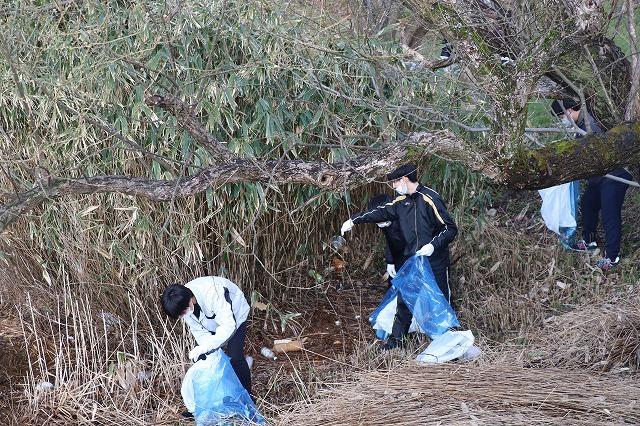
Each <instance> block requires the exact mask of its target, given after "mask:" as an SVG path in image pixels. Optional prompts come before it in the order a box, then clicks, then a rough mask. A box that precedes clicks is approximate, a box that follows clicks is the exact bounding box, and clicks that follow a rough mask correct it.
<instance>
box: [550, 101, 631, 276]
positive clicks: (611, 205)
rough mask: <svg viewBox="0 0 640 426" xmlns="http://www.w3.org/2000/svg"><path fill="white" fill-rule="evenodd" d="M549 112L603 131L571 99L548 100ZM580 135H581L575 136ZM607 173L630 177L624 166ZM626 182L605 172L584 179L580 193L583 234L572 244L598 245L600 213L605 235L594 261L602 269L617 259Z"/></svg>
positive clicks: (588, 248)
mask: <svg viewBox="0 0 640 426" xmlns="http://www.w3.org/2000/svg"><path fill="white" fill-rule="evenodd" d="M551 108H552V109H553V112H554V113H555V114H556V115H557V116H559V117H562V120H563V123H565V124H567V125H570V124H574V123H575V125H577V126H578V127H579V128H580V129H582V130H583V131H585V132H587V133H594V134H600V133H603V132H602V129H601V128H600V126H598V123H597V122H596V121H595V120H594V119H593V117H592V116H591V114H589V112H588V111H582V110H581V109H580V104H579V103H578V102H576V101H574V100H573V99H569V98H567V99H563V100H561V101H558V100H555V101H553V103H552V104H551ZM576 137H577V138H581V137H583V136H582V135H578V136H576ZM609 174H610V175H613V176H617V177H621V178H623V179H627V180H631V179H633V177H632V176H631V173H629V172H628V171H627V170H626V169H625V168H618V169H615V170H613V171H611V172H609ZM627 187H628V185H627V184H626V183H621V182H618V181H615V180H612V179H609V178H607V177H605V176H596V177H592V178H589V179H587V187H586V189H585V191H584V193H583V194H582V200H581V202H580V210H581V213H582V227H583V238H584V239H582V240H580V241H577V242H576V243H574V244H573V246H572V248H573V249H574V250H577V251H592V250H595V249H597V248H598V244H597V242H596V230H597V228H598V219H599V218H598V216H599V215H600V214H602V225H603V228H604V235H605V241H606V244H605V251H604V257H603V258H602V259H600V260H598V262H597V266H598V267H599V268H601V269H602V270H605V271H606V270H609V269H611V268H613V267H615V266H617V265H618V263H619V262H620V240H621V238H622V204H623V203H624V197H625V194H626V192H627Z"/></svg>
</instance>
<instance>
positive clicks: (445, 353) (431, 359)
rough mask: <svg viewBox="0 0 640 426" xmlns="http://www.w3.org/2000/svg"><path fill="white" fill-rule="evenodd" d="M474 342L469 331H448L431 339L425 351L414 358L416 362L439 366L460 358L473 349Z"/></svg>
mask: <svg viewBox="0 0 640 426" xmlns="http://www.w3.org/2000/svg"><path fill="white" fill-rule="evenodd" d="M474 340H475V338H474V337H473V333H472V332H471V330H467V331H452V330H449V331H447V332H445V333H444V334H441V335H440V336H438V337H436V338H435V339H433V341H432V342H431V343H430V344H429V346H427V349H425V350H424V351H423V352H422V353H421V354H420V355H418V356H417V357H416V361H418V362H424V363H426V364H439V363H442V362H448V361H451V360H454V359H456V358H460V357H461V356H463V355H464V354H465V353H466V352H467V351H468V350H469V349H470V348H471V347H473V342H474Z"/></svg>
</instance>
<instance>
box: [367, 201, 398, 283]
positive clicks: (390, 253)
mask: <svg viewBox="0 0 640 426" xmlns="http://www.w3.org/2000/svg"><path fill="white" fill-rule="evenodd" d="M392 200H393V198H392V197H391V196H390V195H387V194H380V195H376V196H375V197H373V198H372V199H371V201H369V204H368V205H367V210H374V209H375V208H377V207H378V206H382V205H384V204H386V203H388V202H391V201H392ZM376 225H377V226H378V228H380V229H381V230H382V232H383V233H384V238H385V247H384V260H385V262H386V264H387V274H388V275H389V278H388V280H387V282H388V284H389V286H391V280H392V279H393V278H395V276H396V272H397V271H399V270H400V267H401V266H402V263H404V258H403V256H404V246H405V242H404V238H403V237H402V232H401V230H400V226H399V224H398V221H397V220H388V221H385V222H380V223H376Z"/></svg>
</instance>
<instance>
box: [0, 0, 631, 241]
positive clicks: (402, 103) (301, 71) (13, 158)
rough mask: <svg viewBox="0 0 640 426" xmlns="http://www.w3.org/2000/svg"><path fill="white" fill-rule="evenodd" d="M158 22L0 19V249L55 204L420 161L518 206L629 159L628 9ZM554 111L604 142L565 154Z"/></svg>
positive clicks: (478, 5) (296, 179) (273, 8)
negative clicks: (366, 19) (462, 169)
mask: <svg viewBox="0 0 640 426" xmlns="http://www.w3.org/2000/svg"><path fill="white" fill-rule="evenodd" d="M167 7H168V6H167V5H165V4H158V3H157V2H139V3H137V4H135V5H133V6H131V7H126V8H125V7H124V6H122V5H119V4H118V3H113V2H111V3H109V4H104V3H103V2H98V1H97V0H96V1H89V2H82V3H81V2H68V3H66V4H65V6H64V7H63V8H52V7H49V6H46V7H44V6H41V5H40V4H39V3H38V2H36V1H32V2H26V4H24V5H21V6H19V7H18V6H15V8H14V9H12V8H11V7H10V6H9V7H8V8H5V9H4V10H2V13H0V16H1V18H0V26H1V27H2V34H3V35H2V39H1V40H0V41H1V42H2V49H1V51H2V53H3V60H2V62H0V64H1V65H0V66H1V67H2V68H3V71H5V72H3V73H2V74H1V77H0V85H1V86H0V87H1V88H2V92H1V93H2V94H1V95H0V102H1V103H2V108H0V123H1V125H2V130H1V132H0V135H1V137H2V142H3V143H2V159H3V160H2V163H1V164H0V166H1V167H0V176H1V177H0V179H2V182H3V188H4V190H3V191H4V192H3V194H2V203H3V205H2V206H0V230H4V229H6V227H7V226H8V225H9V224H11V223H13V222H14V221H15V220H16V219H18V218H20V217H21V216H23V215H24V214H25V213H27V212H28V211H30V210H31V209H33V208H34V207H37V206H39V205H41V204H42V203H43V202H45V201H47V200H50V199H55V198H58V197H61V196H64V195H67V194H90V193H104V192H117V193H123V194H128V195H133V196H137V197H144V198H148V199H151V200H156V201H171V200H174V199H177V198H181V197H190V196H193V195H195V194H198V193H201V192H204V191H207V190H212V189H213V190H215V189H217V188H220V187H221V186H223V185H228V184H233V183H239V182H264V183H267V184H268V185H270V186H275V185H283V184H304V185H311V186H314V187H317V188H320V189H321V190H323V191H342V190H344V189H347V188H352V187H355V186H358V185H362V184H364V183H366V182H370V181H373V180H375V179H377V178H379V177H380V176H382V175H383V174H384V173H386V172H387V171H388V170H390V169H391V168H393V167H395V166H396V165H398V164H399V163H401V162H403V161H406V160H407V159H418V158H422V157H425V156H438V157H442V158H445V159H447V160H450V161H455V162H459V163H461V164H464V165H466V166H467V167H469V168H470V169H471V170H473V171H475V172H478V173H480V174H483V175H484V176H487V177H488V178H489V179H491V180H493V181H494V182H496V183H497V184H500V185H505V186H508V187H512V188H519V189H524V188H527V189H533V188H540V187H546V186H550V185H553V184H556V183H560V182H565V181H569V180H573V179H577V178H583V177H587V176H592V175H600V174H603V173H606V172H607V171H609V170H611V169H613V168H615V167H617V166H619V165H627V164H630V163H637V162H638V160H639V159H640V153H639V152H638V151H639V150H638V148H637V145H638V144H637V140H638V136H639V135H640V129H639V127H638V124H637V121H636V120H637V119H638V114H639V111H638V104H639V102H638V84H632V82H633V81H634V79H633V76H634V75H635V76H637V75H639V74H638V73H639V72H640V71H639V70H640V65H639V61H638V60H637V58H636V56H634V55H637V48H636V49H634V48H633V46H632V45H631V44H627V45H626V46H625V45H619V44H620V43H621V41H625V40H628V41H629V42H630V43H633V42H634V40H635V25H636V21H635V20H634V19H629V20H621V19H619V18H620V16H624V15H625V14H629V16H634V15H633V13H634V9H633V8H630V9H629V8H627V9H624V8H623V7H622V6H620V7H618V9H616V8H614V9H613V10H606V9H605V7H604V2H601V1H595V2H594V1H586V0H585V1H580V0H572V1H570V2H566V1H560V0H544V1H540V2H507V1H505V2H498V1H482V2H481V1H477V2H476V1H471V2H461V1H455V0H442V1H435V0H433V1H432V0H428V1H416V0H407V1H405V2H404V7H405V8H404V9H402V13H401V14H400V15H398V16H400V18H398V19H399V20H398V21H393V20H391V21H390V20H389V19H380V20H379V22H386V23H387V24H389V26H388V27H386V28H383V29H382V30H380V31H378V30H379V29H376V30H375V31H373V30H372V29H371V28H370V27H368V26H367V25H365V24H363V23H362V22H359V21H358V20H357V19H356V18H353V19H352V21H351V22H349V21H348V20H335V19H332V18H331V17H328V16H326V15H323V14H321V15H318V16H312V15H309V9H307V8H304V7H303V6H300V5H284V6H282V5H276V4H268V3H267V2H264V3H260V2H234V1H230V2H221V3H220V4H211V5H206V6H205V5H202V4H200V3H198V2H194V1H186V2H182V3H181V7H180V8H178V9H176V8H169V9H167ZM399 7H400V5H399V4H398V8H399ZM107 16H108V17H110V18H109V22H108V24H105V19H106V18H105V17H107ZM394 16H395V17H396V18H397V16H396V15H394ZM616 22H617V23H618V24H615V23H616ZM621 22H624V23H626V24H625V25H622V24H620V23H621ZM354 28H355V29H354ZM398 28H399V29H400V30H401V31H400V32H399V33H398V32H396V29H398ZM409 28H414V29H416V28H419V29H420V30H419V31H418V30H416V31H414V32H413V33H412V36H411V37H407V36H406V34H404V33H403V32H405V31H409ZM623 30H624V31H623ZM621 34H622V35H621ZM624 34H626V36H624V37H623V35H624ZM443 38H446V40H447V41H448V42H449V43H450V45H451V47H452V52H453V54H452V56H451V57H450V58H449V59H446V60H444V61H442V60H437V59H435V58H437V56H438V54H439V49H440V47H441V42H442V40H443ZM408 39H410V40H411V41H410V44H411V45H410V46H409V45H407V44H406V43H405V41H406V40H408ZM9 40H11V42H9ZM429 58H434V59H433V60H431V59H429ZM636 80H637V79H636ZM567 95H568V96H572V97H574V98H576V99H580V100H581V102H583V103H584V105H585V106H586V108H588V109H589V110H590V111H591V112H592V113H593V114H594V116H595V117H596V119H597V120H598V121H599V122H600V124H602V125H603V126H604V127H605V128H607V129H609V131H608V132H607V133H606V134H605V135H602V136H597V137H595V136H594V137H586V138H584V139H581V140H580V141H576V140H574V139H573V134H572V133H567V132H566V129H564V130H563V129H562V128H560V126H558V123H557V121H555V120H554V119H553V118H552V117H551V115H550V114H549V113H548V107H547V103H546V102H547V101H545V99H544V98H543V97H561V96H567ZM624 120H627V121H626V122H625V121H624ZM558 135H559V136H558ZM557 139H560V140H557Z"/></svg>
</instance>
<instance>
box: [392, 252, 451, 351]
mask: <svg viewBox="0 0 640 426" xmlns="http://www.w3.org/2000/svg"><path fill="white" fill-rule="evenodd" d="M391 284H392V285H393V286H394V287H395V288H397V289H398V291H399V292H400V294H401V295H402V300H404V303H405V304H406V305H407V307H408V308H409V310H410V311H411V313H412V314H413V317H414V318H415V320H416V322H417V323H418V325H419V326H420V328H421V329H422V330H423V331H424V332H425V333H427V334H428V335H429V337H431V338H432V339H433V338H434V337H436V336H439V335H441V334H443V333H445V332H446V331H447V330H448V329H449V328H451V327H457V326H459V325H460V323H459V322H458V318H457V317H456V313H455V312H454V310H453V308H452V307H451V305H449V302H447V299H445V298H444V294H442V291H440V288H439V287H438V284H437V283H436V279H435V277H434V276H433V271H432V270H431V265H430V264H429V259H428V258H427V257H426V256H412V257H410V258H409V259H408V260H407V261H406V262H405V263H404V265H402V268H400V270H399V271H398V274H397V275H396V277H395V278H394V279H393V280H391Z"/></svg>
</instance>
